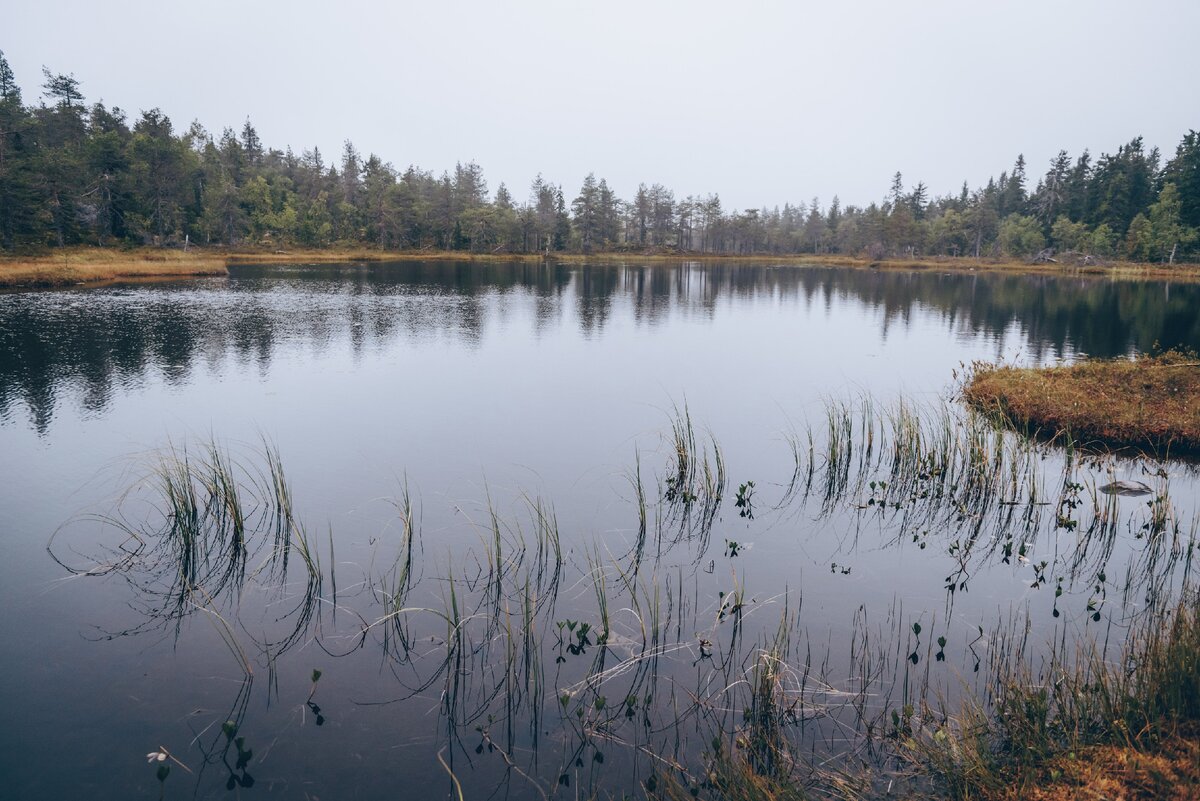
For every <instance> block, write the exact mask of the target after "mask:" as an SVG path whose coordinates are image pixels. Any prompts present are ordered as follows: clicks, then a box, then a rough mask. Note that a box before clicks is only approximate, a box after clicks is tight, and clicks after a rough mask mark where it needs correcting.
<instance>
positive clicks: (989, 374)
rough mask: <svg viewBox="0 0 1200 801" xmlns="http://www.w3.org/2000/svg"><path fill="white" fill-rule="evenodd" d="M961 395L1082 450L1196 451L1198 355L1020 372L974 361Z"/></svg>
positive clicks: (1199, 440)
mask: <svg viewBox="0 0 1200 801" xmlns="http://www.w3.org/2000/svg"><path fill="white" fill-rule="evenodd" d="M962 392H963V397H964V398H965V399H966V400H967V401H969V402H970V403H972V404H973V405H974V406H976V407H977V408H980V409H983V410H984V411H986V412H989V413H994V414H996V415H997V416H998V417H1000V418H1002V419H1003V420H1005V421H1007V422H1008V423H1010V424H1012V425H1014V426H1016V427H1018V428H1022V429H1026V430H1029V431H1031V432H1034V433H1038V434H1041V435H1044V436H1049V437H1054V438H1057V437H1066V438H1069V439H1070V440H1073V441H1075V442H1078V443H1081V444H1083V445H1085V446H1093V447H1095V446H1101V447H1107V448H1127V447H1132V448H1136V449H1143V450H1147V449H1148V450H1150V451H1152V452H1156V453H1168V452H1169V453H1173V454H1180V453H1185V452H1186V453H1200V357H1197V355H1196V354H1195V353H1188V352H1184V351H1177V350H1175V351H1168V352H1166V353H1162V354H1159V355H1154V356H1150V355H1146V356H1140V357H1138V358H1136V359H1112V360H1100V359H1089V360H1086V361H1082V362H1078V363H1076V364H1072V365H1064V366H1056V367H1042V368H1018V367H1003V366H996V365H991V364H977V365H975V366H974V368H973V370H972V372H971V373H970V375H969V376H968V377H967V380H966V382H965V384H964V387H963V391H962Z"/></svg>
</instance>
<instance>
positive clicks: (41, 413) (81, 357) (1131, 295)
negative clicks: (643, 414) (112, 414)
mask: <svg viewBox="0 0 1200 801" xmlns="http://www.w3.org/2000/svg"><path fill="white" fill-rule="evenodd" d="M762 302H769V303H774V304H778V305H781V306H782V307H783V308H784V310H785V311H786V310H788V309H795V310H796V311H797V312H798V313H806V314H812V313H813V312H817V311H822V310H824V311H825V312H830V311H832V310H833V309H834V308H835V307H849V310H851V311H855V310H856V311H858V312H870V313H872V314H873V315H874V317H875V319H878V320H879V321H880V323H879V324H880V326H881V330H880V332H879V334H880V336H881V337H882V338H884V339H886V338H887V336H888V335H889V333H890V332H892V331H894V330H895V329H896V328H897V327H900V328H902V329H907V328H909V327H910V326H912V325H913V324H914V323H915V322H916V321H918V320H920V321H922V322H923V323H924V324H926V325H934V326H938V327H941V328H943V329H945V331H946V332H947V334H948V335H963V334H964V333H965V334H967V335H982V336H986V337H989V338H991V339H994V340H995V341H996V342H997V343H999V342H1000V341H1001V340H1002V338H1003V337H1004V335H1005V334H1006V333H1008V332H1011V331H1014V330H1015V331H1016V332H1018V333H1019V334H1020V336H1021V338H1022V340H1023V346H1024V352H1023V355H1024V356H1026V357H1029V358H1033V359H1043V358H1047V357H1053V356H1061V355H1070V354H1073V353H1077V352H1083V353H1088V354H1093V355H1097V356H1114V355H1120V354H1125V353H1128V352H1130V351H1131V350H1139V351H1142V350H1149V349H1151V348H1152V347H1153V346H1154V345H1155V344H1156V343H1157V344H1160V345H1162V346H1164V347H1171V346H1179V345H1181V346H1187V347H1193V348H1195V347H1200V315H1197V314H1196V311H1195V310H1196V309H1197V308H1200V287H1197V286H1194V285H1170V284H1167V283H1164V282H1109V281H1105V280H1102V279H1094V278H1059V277H1051V276H1014V275H997V274H961V273H958V274H947V273H937V272H932V271H926V272H892V271H878V270H858V269H846V268H816V267H806V268H794V267H786V266H777V265H753V264H728V263H701V262H692V263H685V264H677V265H637V264H619V265H614V264H603V265H598V264H593V265H589V264H583V265H577V264H570V265H545V264H541V263H525V262H518V263H513V262H502V261H497V262H403V263H396V264H372V265H322V266H303V267H299V266H296V267H293V266H283V267H253V266H245V267H238V268H235V269H234V271H233V273H232V275H231V276H230V277H229V278H228V279H204V280H198V281H191V282H180V283H166V284H153V285H142V286H136V287H132V288H119V287H118V288H105V289H84V290H78V291H67V292H46V293H14V294H7V295H0V424H7V423H12V422H13V421H14V420H15V418H16V415H15V409H16V407H18V406H19V405H23V406H24V407H26V408H27V409H28V413H29V419H30V423H31V425H32V426H33V427H34V428H35V429H36V430H37V431H38V432H39V433H44V432H45V431H46V430H47V428H48V426H49V425H50V423H51V420H52V418H53V415H54V409H55V406H56V404H57V403H58V402H59V401H60V400H61V399H62V396H63V395H64V394H67V393H73V394H75V395H77V396H78V398H79V402H80V404H81V405H82V406H83V408H84V409H85V410H86V411H88V412H91V413H96V414H98V413H102V412H103V411H104V410H105V409H106V408H107V406H108V405H109V403H110V400H111V397H112V394H113V392H114V389H117V388H132V387H136V386H138V385H139V384H140V383H141V382H144V381H146V380H147V379H148V378H151V377H153V378H156V379H158V380H161V381H163V382H165V383H167V384H168V385H182V384H186V383H187V382H188V381H189V378H190V376H192V375H193V374H194V371H195V370H196V369H197V367H198V366H203V367H205V368H207V369H208V370H210V371H212V372H214V373H219V372H220V371H221V370H222V369H223V368H224V367H225V366H226V365H227V364H229V363H231V362H232V363H234V364H238V365H243V366H246V365H249V366H253V367H255V368H256V369H257V370H258V371H259V373H260V374H262V375H265V374H266V373H267V372H268V371H269V369H270V366H271V362H272V359H273V358H276V357H277V356H278V354H279V353H280V352H281V350H283V349H285V348H287V349H298V350H301V351H304V352H307V353H318V354H319V353H321V352H323V351H325V350H327V349H328V348H330V347H331V346H332V345H333V344H334V343H338V342H341V341H347V342H349V344H350V346H351V349H352V352H353V353H354V354H356V355H360V354H362V353H363V352H364V351H367V350H372V349H379V350H384V349H387V348H388V347H390V346H392V345H394V344H395V343H397V342H410V343H416V342H429V341H437V340H448V341H452V342H453V343H454V344H455V345H457V346H459V347H464V346H465V347H468V348H471V347H477V346H478V345H479V343H480V341H481V338H482V337H483V336H484V331H485V327H486V326H487V325H488V324H489V321H493V322H495V323H497V324H499V325H501V326H504V325H529V326H530V327H531V328H532V330H533V331H534V332H535V333H537V334H539V335H542V334H544V333H545V332H547V331H549V330H550V329H551V327H552V326H556V325H560V324H561V323H562V321H563V320H564V319H570V320H571V321H572V322H573V324H574V325H575V326H576V328H577V330H578V332H579V334H580V335H581V336H582V337H584V338H585V339H590V338H594V337H600V336H602V335H604V333H605V331H606V329H607V328H609V327H610V326H611V325H612V324H613V323H614V321H616V320H626V319H628V320H631V321H633V323H634V324H636V325H637V326H639V327H650V328H655V327H659V326H662V325H664V324H665V323H666V321H667V320H669V319H671V318H672V316H673V315H685V316H696V315H699V316H702V317H711V316H713V315H714V314H716V313H717V310H718V309H720V308H721V307H722V306H723V305H745V304H751V303H762Z"/></svg>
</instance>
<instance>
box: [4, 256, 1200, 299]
mask: <svg viewBox="0 0 1200 801" xmlns="http://www.w3.org/2000/svg"><path fill="white" fill-rule="evenodd" d="M383 261H521V262H542V261H550V262H554V263H578V262H584V261H591V262H633V263H639V262H640V263H649V264H654V263H662V264H670V263H679V262H686V261H704V262H732V263H737V262H759V263H770V264H776V265H797V266H832V267H854V268H861V269H868V268H869V269H882V270H940V271H946V272H962V273H969V272H1004V273H1012V274H1030V275H1069V276H1091V277H1103V278H1110V279H1118V280H1173V281H1186V282H1189V283H1190V282H1197V281H1200V265H1197V264H1178V265H1170V266H1168V265H1163V264H1144V263H1136V262H1124V261H1118V262H1113V263H1111V264H1107V265H1103V266H1101V265H1089V266H1075V265H1068V264H1054V263H1037V264H1031V263H1027V262H1020V261H1013V260H1006V259H975V258H968V257H953V256H939V257H931V258H897V259H868V258H861V257H856V256H845V255H820V254H817V255H814V254H811V253H806V254H793V255H773V254H757V255H740V254H739V255H732V254H712V253H685V252H678V253H677V252H641V253H638V252H628V253H627V252H614V253H593V254H581V253H552V254H549V255H543V254H540V253H467V252H463V251H433V250H419V251H412V250H405V251H383V250H369V249H366V248H327V249H321V250H311V249H295V250H270V251H268V250H225V249H220V250H218V249H208V248H191V249H189V250H187V251H183V250H173V249H164V248H149V247H147V248H136V249H132V250H130V249H119V248H99V247H90V248H64V249H61V250H54V251H50V252H48V253H44V254H39V255H35V256H0V288H8V289H12V288H37V287H47V288H53V287H64V286H75V285H81V284H94V283H101V282H111V281H120V280H137V279H149V278H160V279H161V278H182V277H191V276H213V275H218V276H219V275H227V274H228V272H229V271H228V265H230V264H281V263H298V264H317V263H325V264H331V263H344V262H383Z"/></svg>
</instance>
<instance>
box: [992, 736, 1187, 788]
mask: <svg viewBox="0 0 1200 801" xmlns="http://www.w3.org/2000/svg"><path fill="white" fill-rule="evenodd" d="M994 799H995V801H1018V800H1019V801H1143V800H1144V801H1157V800H1159V799H1161V801H1195V799H1200V738H1197V737H1195V736H1192V737H1187V736H1182V735H1177V736H1174V737H1171V738H1169V739H1167V740H1165V741H1162V742H1158V743H1155V746H1154V749H1153V750H1143V749H1137V748H1133V747H1131V746H1116V745H1100V746H1088V747H1086V748H1082V749H1080V750H1079V751H1077V752H1075V753H1071V754H1064V755H1062V756H1059V757H1057V758H1055V759H1053V760H1051V761H1050V762H1049V763H1047V764H1046V765H1045V766H1043V769H1042V771H1041V773H1040V776H1039V779H1038V781H1035V782H1033V783H1032V786H1025V787H1021V788H1018V787H1017V786H1015V785H1009V787H1008V788H1007V789H1005V790H1004V791H1002V792H1001V793H1000V794H998V795H996V796H994Z"/></svg>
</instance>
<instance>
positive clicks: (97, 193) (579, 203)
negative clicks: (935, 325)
mask: <svg viewBox="0 0 1200 801" xmlns="http://www.w3.org/2000/svg"><path fill="white" fill-rule="evenodd" d="M43 78H44V82H43V84H42V86H41V88H42V94H41V95H40V97H39V98H38V101H37V102H36V103H26V102H25V101H24V99H23V97H22V93H21V90H20V88H19V86H18V84H17V82H16V77H15V76H14V74H13V71H12V70H11V68H10V67H9V65H8V62H7V61H6V60H5V58H4V55H3V53H2V52H0V249H2V250H4V251H7V252H10V253H15V252H33V251H42V250H45V249H47V248H53V247H63V246H71V245H92V246H162V247H182V246H186V245H189V244H191V245H200V246H218V247H285V246H295V247H305V248H332V247H339V246H356V247H361V246H368V247H373V248H380V249H384V250H428V249H437V250H450V251H466V252H472V253H497V254H499V253H541V252H546V253H550V252H558V253H563V252H575V253H595V252H623V251H624V252H637V253H642V252H650V251H653V252H687V253H704V254H740V255H750V254H770V255H787V254H803V253H808V254H843V255H850V256H862V257H866V258H871V259H883V258H889V257H907V258H918V257H928V256H973V257H977V258H978V257H1005V258H1012V259H1033V258H1036V257H1041V258H1043V259H1044V258H1048V257H1050V255H1051V254H1060V255H1061V254H1071V255H1073V256H1075V257H1078V258H1081V259H1085V260H1093V259H1094V260H1097V261H1100V260H1111V259H1129V260H1133V261H1142V262H1165V263H1171V262H1178V261H1193V260H1196V259H1197V258H1200V133H1198V132H1197V131H1189V132H1188V133H1187V134H1185V135H1184V136H1183V137H1182V139H1181V141H1180V142H1179V144H1178V146H1177V147H1176V149H1175V152H1174V154H1173V155H1171V156H1170V157H1169V158H1165V159H1164V158H1163V156H1162V154H1160V153H1159V151H1158V149H1157V148H1150V149H1147V148H1146V146H1145V145H1144V143H1143V140H1142V138H1141V137H1137V138H1134V139H1132V140H1131V141H1129V142H1128V143H1125V144H1122V145H1120V146H1118V147H1117V149H1116V152H1115V153H1103V154H1101V155H1100V156H1099V157H1093V156H1092V155H1091V154H1090V153H1088V152H1087V151H1086V150H1085V151H1083V152H1082V153H1080V154H1079V155H1078V156H1075V157H1072V156H1071V155H1070V154H1069V153H1068V152H1067V151H1066V150H1063V151H1060V152H1059V153H1058V154H1057V155H1056V156H1055V157H1054V158H1053V159H1051V161H1050V164H1049V165H1048V168H1047V169H1046V171H1045V172H1044V174H1041V175H1040V176H1039V175H1036V173H1035V174H1033V176H1031V175H1030V174H1027V169H1028V167H1027V164H1026V162H1025V159H1024V156H1018V157H1017V158H1016V161H1015V163H1014V164H1013V165H1012V167H1011V168H1009V169H1006V170H1005V171H1003V172H1001V173H1000V175H999V177H993V178H991V179H989V180H988V182H987V184H986V186H982V187H977V188H971V187H970V186H968V185H967V183H966V182H964V183H963V185H962V187H961V189H960V190H959V191H958V192H954V193H949V194H944V195H936V194H933V193H932V192H931V190H930V188H929V187H928V186H926V185H925V184H924V183H923V182H920V181H918V182H917V183H916V184H915V185H906V184H905V181H904V179H903V176H902V175H901V174H900V173H899V172H897V173H896V174H895V175H894V176H893V178H892V180H891V186H890V189H889V190H888V191H887V194H886V196H885V197H884V198H882V199H881V200H879V201H878V202H873V203H870V204H869V205H866V206H855V205H849V204H847V205H842V203H841V202H840V200H839V199H838V198H837V197H834V198H832V199H831V200H830V201H828V202H827V203H822V201H821V200H820V199H819V198H812V199H811V200H808V201H805V202H799V203H795V204H791V203H789V204H785V205H784V206H783V207H782V208H780V207H778V206H776V207H773V208H765V207H764V208H749V209H743V210H737V209H726V208H725V207H724V206H723V204H722V202H721V198H720V196H719V195H718V194H715V193H714V194H708V195H704V196H694V195H688V196H687V197H682V198H681V197H677V196H676V195H675V193H674V192H672V190H671V189H669V188H667V187H665V186H662V185H661V184H658V183H652V184H650V185H649V186H647V185H646V184H641V185H639V187H638V189H637V192H636V193H635V195H634V196H633V198H632V199H622V198H620V197H618V196H617V194H616V193H615V192H614V191H613V190H612V189H611V188H610V187H609V186H608V183H607V182H606V181H605V180H604V179H603V178H600V179H597V178H596V177H595V176H594V175H588V176H587V177H586V178H585V179H584V181H583V183H582V186H580V187H579V189H578V190H577V191H576V192H569V191H567V190H566V189H564V187H563V186H562V185H561V184H555V183H553V182H552V181H549V180H546V179H545V178H543V177H542V176H541V175H538V176H537V177H536V178H534V179H533V181H532V183H531V186H530V187H529V191H528V194H527V195H526V196H525V197H524V198H521V197H518V196H517V195H516V194H514V192H513V191H512V190H510V188H509V187H507V186H505V185H504V184H503V183H501V184H500V185H499V186H498V187H497V188H496V190H495V192H494V193H492V192H489V189H488V184H487V181H486V179H485V178H484V174H483V170H482V168H481V167H480V166H479V165H478V164H476V163H474V162H470V163H467V164H461V163H460V164H456V165H455V166H454V169H453V171H443V172H442V173H441V174H435V173H434V172H432V171H426V170H422V169H420V168H418V167H416V166H408V167H405V168H403V169H399V168H397V167H395V166H394V165H392V164H391V163H388V162H386V161H384V160H383V159H381V158H380V157H379V156H377V155H375V154H368V155H366V156H364V155H362V154H361V153H360V152H359V151H358V150H357V149H356V148H355V147H354V145H353V144H352V143H351V142H350V141H347V142H346V143H345V145H344V147H343V149H342V152H341V153H340V154H339V155H338V157H337V158H336V159H333V160H327V159H326V157H325V156H324V155H323V154H322V153H321V152H320V150H319V149H318V148H316V147H314V148H312V149H310V150H303V151H302V152H301V153H299V154H296V153H295V152H293V150H292V149H291V148H290V147H288V148H285V149H284V150H278V149H275V148H272V147H268V146H266V145H264V144H263V142H262V141H261V140H260V138H259V135H258V133H257V131H256V130H255V128H254V126H253V124H252V123H251V122H250V121H249V120H247V121H246V123H245V125H244V126H243V127H242V129H241V131H240V132H237V131H235V130H233V129H230V128H226V129H225V130H224V131H222V133H221V134H220V135H219V136H214V135H212V134H211V133H209V131H207V130H206V129H205V128H204V127H203V126H202V125H201V124H200V123H199V122H192V123H191V124H190V125H189V126H188V127H187V128H186V129H177V127H176V126H175V125H174V124H173V123H172V121H171V120H170V119H169V118H168V117H167V116H166V115H164V114H163V113H162V112H161V111H160V110H158V109H150V110H149V111H143V112H141V113H140V114H139V115H137V116H136V118H132V119H131V118H130V116H128V115H127V114H126V113H125V112H123V111H122V110H121V109H120V108H117V107H111V108H107V107H105V106H104V104H102V103H93V104H91V105H89V104H88V103H86V102H85V99H84V95H83V92H82V90H81V84H80V81H79V80H77V79H76V78H75V77H74V76H73V75H65V74H56V73H53V72H52V71H50V70H48V69H45V68H43ZM572 195H573V197H572Z"/></svg>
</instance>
